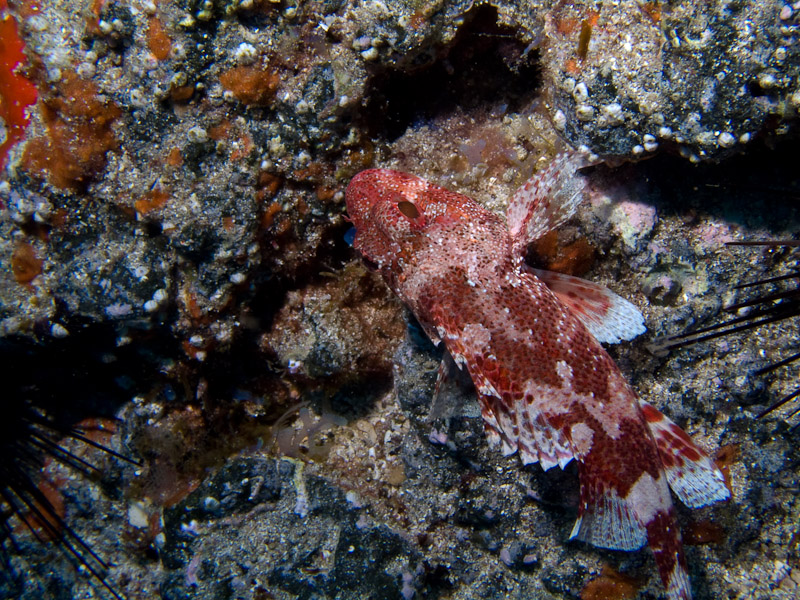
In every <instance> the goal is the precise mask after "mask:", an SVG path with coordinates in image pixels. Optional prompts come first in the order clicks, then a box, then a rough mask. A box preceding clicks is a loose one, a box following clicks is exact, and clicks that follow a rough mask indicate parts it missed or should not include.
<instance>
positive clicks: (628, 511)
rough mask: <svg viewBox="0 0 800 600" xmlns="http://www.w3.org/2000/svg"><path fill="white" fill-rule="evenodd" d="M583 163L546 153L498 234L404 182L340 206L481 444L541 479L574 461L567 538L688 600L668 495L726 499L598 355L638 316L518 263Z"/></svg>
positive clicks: (698, 455) (380, 184)
mask: <svg viewBox="0 0 800 600" xmlns="http://www.w3.org/2000/svg"><path fill="white" fill-rule="evenodd" d="M583 166H585V162H584V161H583V159H582V158H581V157H580V156H579V155H577V154H575V153H570V154H563V155H559V156H558V157H556V159H555V160H554V161H553V163H552V164H551V166H550V167H549V168H548V169H546V170H545V171H544V172H542V173H541V174H539V175H537V176H536V177H534V178H533V179H531V180H530V181H528V183H526V184H525V185H524V186H523V187H522V188H520V190H519V191H518V192H517V193H516V195H515V196H514V198H513V199H512V201H511V203H510V205H509V209H508V213H507V224H506V223H504V222H503V220H502V219H500V218H499V217H498V216H497V215H495V214H494V213H492V212H490V211H488V210H486V209H485V208H483V207H482V206H481V205H479V204H478V203H476V202H475V201H473V200H471V199H470V198H468V197H466V196H464V195H461V194H457V193H454V192H451V191H448V190H445V189H443V188H441V187H438V186H436V185H433V184H431V183H429V182H427V181H425V180H423V179H420V178H418V177H415V176H413V175H409V174H405V173H401V172H398V171H392V170H387V169H374V170H369V171H364V172H362V173H359V174H358V175H357V176H356V177H355V178H353V180H352V181H351V183H350V185H349V186H348V188H347V194H346V196H347V209H348V213H349V215H350V218H351V219H352V221H353V224H354V225H355V228H356V235H355V240H354V246H355V248H356V249H357V250H358V251H359V252H360V253H361V254H362V256H363V257H364V259H365V260H366V261H367V262H368V263H370V264H372V265H373V266H374V267H375V268H377V270H378V271H379V272H380V273H381V274H382V276H383V277H384V279H385V280H386V282H387V284H388V285H389V286H390V287H391V288H392V289H393V290H394V292H395V293H396V294H397V295H398V296H399V297H400V298H401V299H402V300H403V301H404V302H405V303H406V304H407V305H408V306H409V307H410V308H411V310H412V311H413V312H414V314H415V316H416V317H417V319H418V320H419V322H420V323H421V325H422V326H423V328H424V329H425V331H426V333H427V334H428V335H429V336H430V338H431V339H432V340H433V342H434V343H436V344H438V343H440V342H444V345H445V347H446V349H447V351H448V352H449V353H450V355H451V356H452V357H453V359H454V360H455V362H456V364H457V365H459V366H460V367H462V368H466V369H467V371H468V372H469V374H470V376H471V378H472V380H473V382H474V383H475V388H476V390H477V392H478V396H479V401H480V405H481V413H482V416H483V421H484V425H485V429H486V433H487V436H488V438H489V441H490V443H491V444H495V445H497V444H499V445H500V446H501V448H502V451H503V453H504V454H506V455H508V454H513V453H515V452H518V453H519V455H520V458H521V460H522V462H523V463H525V464H528V463H534V462H538V463H539V464H540V465H541V466H542V467H543V468H544V469H549V468H551V467H552V466H554V465H560V466H561V467H562V468H563V467H564V466H565V465H566V464H567V463H568V462H569V461H571V460H573V459H574V460H576V461H577V464H578V472H579V478H580V507H579V516H578V520H577V522H576V523H575V526H574V528H573V531H572V537H573V538H577V539H581V540H584V541H587V542H589V543H592V544H594V545H596V546H600V547H604V548H612V549H619V550H634V549H637V548H640V547H642V546H643V545H645V544H646V543H649V545H650V547H651V549H652V551H653V553H654V555H655V559H656V563H657V565H658V568H659V572H660V575H661V579H662V581H663V582H664V585H665V587H666V588H667V591H668V595H669V597H670V598H671V599H684V600H688V599H689V598H691V591H690V586H689V580H688V576H687V573H686V563H685V559H684V556H683V550H682V546H681V539H680V532H679V530H678V527H677V524H676V521H675V511H674V507H673V505H672V501H671V498H670V493H669V488H670V487H671V488H672V490H673V491H674V492H675V493H676V495H677V496H678V497H679V498H680V499H681V500H682V501H683V502H684V503H685V504H687V505H688V506H691V507H698V506H704V505H706V504H709V503H711V502H714V501H718V500H723V499H726V498H728V496H729V492H728V490H727V488H726V486H725V485H724V480H723V477H722V474H721V473H720V472H719V470H718V469H717V468H716V466H715V465H714V464H713V462H712V461H711V460H710V459H709V458H708V456H707V455H706V454H705V453H704V452H703V451H702V450H701V449H700V448H698V447H697V446H696V445H695V444H694V443H693V442H692V440H691V439H690V438H689V437H688V436H687V435H686V433H684V432H683V431H682V430H681V429H680V428H679V427H678V426H677V425H675V424H674V423H672V422H671V421H670V420H669V419H668V418H667V417H665V416H664V415H663V414H661V413H660V412H658V411H657V410H656V409H655V408H653V407H652V406H650V405H648V404H646V403H644V402H642V401H641V400H640V399H639V398H638V397H637V395H636V394H635V392H634V391H633V390H632V388H631V387H630V386H629V385H628V384H627V383H626V381H625V380H624V378H623V377H622V374H621V373H620V371H619V369H618V368H617V366H616V365H615V364H614V362H613V361H612V359H611V358H610V356H609V355H608V354H607V353H606V351H605V350H604V349H603V347H602V346H601V345H600V343H599V341H598V340H600V341H603V342H608V343H613V342H618V341H620V340H621V339H630V338H631V337H634V336H635V335H638V334H639V333H641V332H642V331H644V327H643V319H642V317H641V315H640V314H639V312H638V310H637V309H636V308H635V307H634V306H633V305H632V304H630V303H628V302H626V301H625V300H623V299H621V298H619V297H618V296H616V295H614V294H613V293H611V292H610V291H609V290H607V289H606V288H603V287H602V286H598V285H596V284H592V283H590V282H588V281H584V280H581V279H577V278H574V277H569V276H566V275H559V274H556V273H550V272H546V271H536V270H534V269H531V268H529V267H528V266H527V265H525V263H524V260H523V257H524V253H525V250H526V248H527V246H528V245H529V243H530V242H532V241H534V240H536V239H538V238H539V237H541V236H542V235H544V234H545V233H547V232H548V231H550V230H551V229H552V228H553V227H556V226H558V225H559V224H561V223H563V222H564V221H565V220H566V219H568V218H569V217H570V216H571V215H572V214H573V213H574V211H575V208H576V207H577V205H578V203H579V202H580V200H581V199H582V197H583V189H584V181H583V177H582V176H581V175H580V174H579V173H578V169H580V168H581V167H583Z"/></svg>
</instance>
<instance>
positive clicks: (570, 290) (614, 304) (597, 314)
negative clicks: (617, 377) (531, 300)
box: [526, 268, 646, 344]
mask: <svg viewBox="0 0 800 600" xmlns="http://www.w3.org/2000/svg"><path fill="white" fill-rule="evenodd" d="M526 270H527V271H528V272H530V273H533V274H534V275H535V276H536V277H538V278H539V279H541V280H542V281H543V282H544V283H545V284H547V287H549V288H550V290H551V291H552V292H553V293H554V294H555V295H556V296H558V299H559V300H561V302H562V303H564V304H566V305H567V306H568V307H569V309H570V310H571V311H572V312H573V314H574V315H575V316H576V317H578V318H579V319H580V320H581V321H583V324H584V325H585V326H586V329H588V330H589V333H591V334H592V335H593V336H594V337H595V339H597V341H598V342H602V343H604V344H618V343H619V342H621V341H623V340H632V339H633V338H635V337H636V336H637V335H640V334H642V333H644V332H645V330H646V328H645V326H644V317H643V316H642V313H641V312H639V309H638V308H636V307H635V306H634V305H633V304H631V303H630V302H628V301H627V300H625V299H624V298H621V297H620V296H617V295H616V294H615V293H614V292H612V291H611V290H609V289H608V288H607V287H604V286H602V285H600V284H597V283H593V282H591V281H586V280H585V279H581V278H579V277H572V276H571V275H564V274H563V273H555V272H553V271H543V270H541V269H533V268H528V269H526Z"/></svg>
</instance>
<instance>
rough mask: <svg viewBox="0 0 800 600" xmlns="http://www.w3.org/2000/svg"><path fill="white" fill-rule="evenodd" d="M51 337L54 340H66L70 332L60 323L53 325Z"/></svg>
mask: <svg viewBox="0 0 800 600" xmlns="http://www.w3.org/2000/svg"><path fill="white" fill-rule="evenodd" d="M50 335H52V336H53V337H54V338H65V337H67V336H68V335H69V331H68V330H67V328H66V327H64V326H63V325H61V324H60V323H53V324H52V325H51V326H50Z"/></svg>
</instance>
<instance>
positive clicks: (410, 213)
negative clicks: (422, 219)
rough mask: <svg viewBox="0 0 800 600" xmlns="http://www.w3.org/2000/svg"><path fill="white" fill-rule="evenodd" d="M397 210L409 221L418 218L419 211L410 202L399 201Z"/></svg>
mask: <svg viewBox="0 0 800 600" xmlns="http://www.w3.org/2000/svg"><path fill="white" fill-rule="evenodd" d="M397 210H399V211H400V212H401V213H403V215H405V216H406V217H408V218H409V219H416V218H418V217H419V210H417V207H416V206H414V204H413V203H412V202H409V201H408V200H401V201H400V202H398V203H397Z"/></svg>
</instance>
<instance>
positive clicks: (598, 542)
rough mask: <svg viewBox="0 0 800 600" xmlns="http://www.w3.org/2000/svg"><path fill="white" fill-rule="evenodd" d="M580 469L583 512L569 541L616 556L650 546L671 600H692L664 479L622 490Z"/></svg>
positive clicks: (647, 475) (648, 478) (645, 474)
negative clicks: (615, 553) (618, 552)
mask: <svg viewBox="0 0 800 600" xmlns="http://www.w3.org/2000/svg"><path fill="white" fill-rule="evenodd" d="M592 458H593V457H592V456H591V455H590V456H584V457H583V460H584V462H579V463H578V469H579V473H580V481H581V506H580V510H579V516H578V520H577V521H576V523H575V526H574V528H573V530H572V535H571V536H570V537H571V538H577V539H580V540H583V541H586V542H588V543H590V544H593V545H595V546H599V547H601V548H609V549H612V550H636V549H637V548H641V547H642V546H644V545H645V543H648V544H649V546H650V548H651V550H652V551H653V555H654V556H655V560H656V565H657V566H658V572H659V574H660V575H661V580H662V581H663V583H664V587H665V588H666V589H667V595H668V597H669V599H670V600H691V598H692V592H691V588H690V585H689V575H688V573H687V570H686V559H685V558H684V556H683V546H682V543H681V534H680V529H679V528H678V523H677V521H676V519H675V509H674V507H673V505H672V500H671V499H670V495H669V486H668V484H667V478H666V474H664V473H663V472H661V473H659V474H658V476H657V477H654V476H653V475H652V474H651V472H649V471H647V470H645V471H642V472H641V473H640V474H639V476H638V477H636V478H635V482H634V483H633V484H632V485H630V486H625V487H624V488H618V485H616V484H615V483H614V482H612V481H610V480H608V479H607V478H602V477H600V476H599V475H597V474H596V471H595V470H594V469H592V468H591V465H589V466H587V462H586V461H587V459H588V461H591V460H592ZM623 490H624V491H623Z"/></svg>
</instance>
